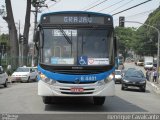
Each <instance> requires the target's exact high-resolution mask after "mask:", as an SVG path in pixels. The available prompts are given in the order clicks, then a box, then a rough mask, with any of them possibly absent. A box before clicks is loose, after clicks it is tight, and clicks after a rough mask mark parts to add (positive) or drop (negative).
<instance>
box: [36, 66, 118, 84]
mask: <svg viewBox="0 0 160 120" xmlns="http://www.w3.org/2000/svg"><path fill="white" fill-rule="evenodd" d="M38 71H40V72H41V73H43V74H44V75H45V76H46V77H48V78H50V79H53V80H56V81H66V82H74V81H75V80H77V79H78V80H80V81H81V82H88V81H99V80H103V79H105V78H107V77H108V76H109V75H110V74H111V73H113V72H114V71H115V67H114V68H112V69H111V70H109V71H106V72H103V73H99V74H90V75H72V74H71V75H68V74H60V73H54V72H50V71H47V70H44V69H43V68H41V67H40V66H39V65H38ZM39 80H40V78H39Z"/></svg>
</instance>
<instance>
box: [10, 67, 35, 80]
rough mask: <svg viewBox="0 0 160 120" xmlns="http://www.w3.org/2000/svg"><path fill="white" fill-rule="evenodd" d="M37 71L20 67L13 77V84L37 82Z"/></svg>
mask: <svg viewBox="0 0 160 120" xmlns="http://www.w3.org/2000/svg"><path fill="white" fill-rule="evenodd" d="M37 75H38V73H37V71H36V70H35V68H32V67H19V68H17V70H16V71H15V72H14V73H13V74H12V75H11V81H12V82H17V81H20V82H30V81H31V80H34V81H36V80H37Z"/></svg>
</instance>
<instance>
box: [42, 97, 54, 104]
mask: <svg viewBox="0 0 160 120" xmlns="http://www.w3.org/2000/svg"><path fill="white" fill-rule="evenodd" d="M42 99H43V103H44V104H51V103H52V97H48V96H47V97H46V96H45V97H42Z"/></svg>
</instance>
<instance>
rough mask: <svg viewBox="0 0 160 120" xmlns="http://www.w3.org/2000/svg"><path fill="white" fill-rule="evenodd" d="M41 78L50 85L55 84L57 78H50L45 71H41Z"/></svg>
mask: <svg viewBox="0 0 160 120" xmlns="http://www.w3.org/2000/svg"><path fill="white" fill-rule="evenodd" d="M40 78H41V80H42V81H43V82H45V83H47V84H49V85H53V84H55V83H56V81H55V80H53V79H50V78H48V77H47V76H45V75H44V74H43V73H40Z"/></svg>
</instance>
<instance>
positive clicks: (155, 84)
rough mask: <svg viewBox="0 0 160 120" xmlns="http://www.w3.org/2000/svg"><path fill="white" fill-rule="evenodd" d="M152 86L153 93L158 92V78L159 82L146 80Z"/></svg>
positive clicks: (159, 87)
mask: <svg viewBox="0 0 160 120" xmlns="http://www.w3.org/2000/svg"><path fill="white" fill-rule="evenodd" d="M147 83H149V84H150V85H151V86H152V89H153V91H154V92H155V93H157V94H160V80H159V83H157V82H151V81H147Z"/></svg>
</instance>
